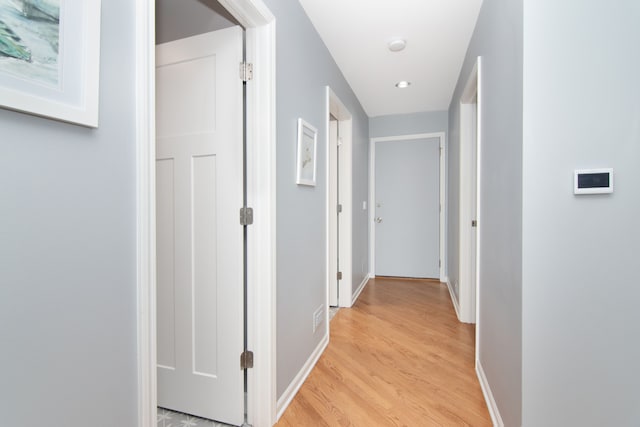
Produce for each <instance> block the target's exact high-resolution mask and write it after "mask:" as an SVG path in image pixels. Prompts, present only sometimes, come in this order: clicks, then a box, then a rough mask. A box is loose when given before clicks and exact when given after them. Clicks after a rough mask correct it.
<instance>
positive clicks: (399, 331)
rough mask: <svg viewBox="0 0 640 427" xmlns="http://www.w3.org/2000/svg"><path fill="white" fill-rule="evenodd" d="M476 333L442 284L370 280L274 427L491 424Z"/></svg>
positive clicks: (342, 316) (338, 317)
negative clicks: (476, 364) (478, 370)
mask: <svg viewBox="0 0 640 427" xmlns="http://www.w3.org/2000/svg"><path fill="white" fill-rule="evenodd" d="M474 331H475V328H474V326H473V325H466V324H462V323H459V322H458V320H457V318H456V314H455V312H454V309H453V306H452V304H451V300H450V297H449V293H448V290H447V288H446V286H445V285H444V284H441V283H439V282H437V281H433V280H407V279H395V278H376V279H372V280H370V281H369V284H368V285H367V287H366V288H365V290H364V291H363V292H362V295H361V296H360V298H359V299H358V301H357V303H356V304H355V306H354V307H353V308H351V309H342V310H340V311H339V312H338V314H337V315H336V317H335V318H334V319H333V320H332V321H331V340H330V343H329V346H328V347H327V349H326V351H325V353H324V354H323V356H322V357H321V358H320V360H319V361H318V364H317V366H316V367H315V368H314V370H313V371H312V373H311V375H309V378H308V379H307V381H306V382H305V383H304V385H303V386H302V388H301V389H300V391H299V392H298V394H297V395H296V397H295V398H294V400H293V401H292V402H291V405H290V406H289V407H288V408H287V410H286V411H285V413H284V414H283V416H282V418H281V419H280V421H279V422H278V423H277V424H276V426H279V427H288V426H291V427H294V426H296V427H300V426H331V427H333V426H347V425H351V426H387V425H388V426H396V425H397V426H403V425H407V426H453V425H456V426H457V425H470V426H474V427H476V426H490V425H491V419H490V417H489V413H488V411H487V408H486V405H485V402H484V398H483V396H482V391H481V389H480V385H479V383H478V380H477V378H476V374H475V371H474V339H475V336H474V335H475V332H474Z"/></svg>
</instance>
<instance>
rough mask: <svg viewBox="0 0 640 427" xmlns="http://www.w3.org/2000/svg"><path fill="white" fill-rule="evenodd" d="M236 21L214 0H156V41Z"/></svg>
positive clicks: (172, 38) (228, 24)
mask: <svg viewBox="0 0 640 427" xmlns="http://www.w3.org/2000/svg"><path fill="white" fill-rule="evenodd" d="M234 25H239V24H238V22H237V21H236V20H235V18H234V17H233V16H232V15H231V14H230V13H229V12H227V10H226V9H225V8H224V7H222V6H220V3H218V2H217V1H216V0H180V1H176V0H156V43H158V44H160V43H166V42H170V41H173V40H179V39H183V38H185V37H191V36H195V35H198V34H204V33H208V32H210V31H216V30H221V29H223V28H228V27H233V26H234Z"/></svg>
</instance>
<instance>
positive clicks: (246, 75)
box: [240, 62, 253, 82]
mask: <svg viewBox="0 0 640 427" xmlns="http://www.w3.org/2000/svg"><path fill="white" fill-rule="evenodd" d="M240 78H241V79H242V81H243V82H248V81H249V80H252V79H253V64H252V63H250V62H241V63H240Z"/></svg>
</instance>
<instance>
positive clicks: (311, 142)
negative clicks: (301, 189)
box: [296, 119, 318, 187]
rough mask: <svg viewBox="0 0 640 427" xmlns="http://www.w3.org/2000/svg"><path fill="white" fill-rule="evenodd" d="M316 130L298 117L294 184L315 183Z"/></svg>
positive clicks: (310, 184) (312, 184)
mask: <svg viewBox="0 0 640 427" xmlns="http://www.w3.org/2000/svg"><path fill="white" fill-rule="evenodd" d="M317 152H318V130H317V129H316V128H315V127H313V126H311V125H310V124H309V123H307V122H306V121H304V120H303V119H298V153H297V156H296V166H297V168H296V184H298V185H308V186H312V187H314V186H315V185H316V163H317V161H316V155H317Z"/></svg>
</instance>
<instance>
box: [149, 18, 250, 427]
mask: <svg viewBox="0 0 640 427" xmlns="http://www.w3.org/2000/svg"><path fill="white" fill-rule="evenodd" d="M241 61H242V30H241V29H240V27H233V28H228V29H225V30H221V31H216V32H213V33H208V34H203V35H199V36H195V37H190V38H187V39H182V40H178V41H175V42H170V43H166V44H162V45H159V46H158V47H157V50H156V64H157V67H156V122H157V123H156V131H157V141H156V180H157V182H156V197H157V276H158V277H157V322H158V323H157V327H158V331H157V338H158V341H157V350H158V354H157V361H158V405H159V406H161V407H164V408H168V409H172V410H176V411H180V412H185V413H188V414H192V415H197V416H200V417H204V418H209V419H214V420H218V421H223V422H225V423H230V424H235V425H240V424H242V423H243V421H244V374H243V371H242V370H241V369H240V354H241V352H242V351H243V345H244V313H243V228H242V226H241V225H240V223H239V209H240V208H241V207H242V204H243V158H242V156H243V148H242V145H243V144H242V137H243V135H242V132H243V123H242V120H243V119H242V102H243V100H242V82H241V80H240V77H239V71H238V70H239V64H240V62H241Z"/></svg>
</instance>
